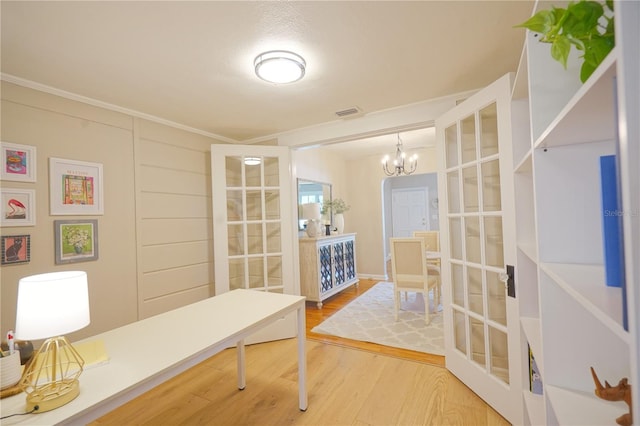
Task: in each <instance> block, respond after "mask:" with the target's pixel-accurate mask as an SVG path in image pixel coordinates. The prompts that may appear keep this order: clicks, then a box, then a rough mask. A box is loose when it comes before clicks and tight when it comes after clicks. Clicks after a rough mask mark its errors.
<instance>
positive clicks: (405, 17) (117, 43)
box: [0, 0, 533, 153]
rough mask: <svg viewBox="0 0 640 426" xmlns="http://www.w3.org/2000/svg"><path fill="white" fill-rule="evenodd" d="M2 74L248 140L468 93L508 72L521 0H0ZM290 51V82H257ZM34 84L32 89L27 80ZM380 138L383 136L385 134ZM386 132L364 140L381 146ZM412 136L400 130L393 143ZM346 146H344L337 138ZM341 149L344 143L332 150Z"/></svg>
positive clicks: (516, 55)
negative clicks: (296, 58) (293, 79)
mask: <svg viewBox="0 0 640 426" xmlns="http://www.w3.org/2000/svg"><path fill="white" fill-rule="evenodd" d="M0 7H1V11H0V12H1V19H2V22H1V25H2V26H1V41H2V46H1V54H2V57H1V60H2V61H1V70H2V74H3V78H4V79H6V80H8V81H14V82H19V83H20V84H33V85H34V86H35V87H37V85H43V86H46V87H50V88H55V89H57V90H60V91H65V92H69V93H72V94H76V95H79V96H82V97H87V98H90V99H94V100H97V101H100V102H104V103H106V104H110V105H114V106H116V107H118V108H120V109H125V110H130V111H136V112H141V113H144V114H147V115H151V116H154V117H158V118H160V119H163V120H168V121H171V122H175V123H179V124H181V125H184V126H188V127H191V128H195V129H198V130H200V131H202V132H204V133H206V134H211V135H216V136H220V137H222V138H223V139H225V140H228V141H238V142H246V143H252V142H257V141H260V140H266V139H268V138H269V137H271V136H273V135H277V134H279V133H282V132H286V131H290V130H293V129H298V128H303V127H307V126H312V125H317V124H320V123H326V122H330V121H334V120H338V119H339V118H338V117H336V116H335V112H336V111H339V110H342V109H345V108H349V107H353V106H357V107H359V108H360V109H361V110H362V112H363V114H367V113H371V112H375V111H381V110H385V109H389V108H395V107H398V106H402V105H407V104H411V103H415V102H420V101H424V100H428V99H433V98H438V97H442V96H447V95H452V94H456V93H461V92H465V91H469V90H475V89H478V88H481V87H484V86H486V85H488V84H489V83H491V82H492V81H494V80H496V79H497V78H499V77H500V76H502V75H503V74H505V73H507V72H510V71H515V70H516V68H517V64H518V61H519V59H520V54H521V50H522V46H523V41H524V30H522V29H515V28H513V25H515V24H518V23H520V22H522V21H524V20H525V19H527V18H528V16H529V15H530V14H531V11H532V9H533V1H518V0H511V1H481V0H475V1H408V2H405V1H311V2H296V1H293V2H290V1H252V2H247V1H195V2H187V1H140V2H131V1H130V2H116V1H92V2H76V1H68V2H58V1H55V2H48V1H44V2H38V1H6V0H3V1H2V2H1V3H0ZM272 49H285V50H293V51H295V52H297V53H299V54H300V55H302V56H303V57H304V58H305V59H306V61H307V72H306V75H305V77H304V79H303V80H301V81H299V82H297V83H293V84H288V85H273V84H269V83H266V82H264V81H262V80H260V79H258V78H257V77H256V76H255V75H254V72H253V60H254V58H255V56H256V55H257V54H259V53H261V52H263V51H266V50H272ZM40 87H42V86H40ZM389 138H391V142H389V140H390V139H389ZM395 138H396V136H395V135H392V136H387V138H386V139H384V138H383V139H381V137H378V138H372V139H368V140H367V141H366V143H365V145H367V146H369V147H372V146H374V145H376V144H379V143H381V141H382V143H383V144H385V146H386V149H387V150H388V151H390V153H391V152H392V151H393V145H394V144H395ZM411 139H413V138H412V136H411V135H410V134H406V135H403V140H404V142H405V144H406V145H410V144H411ZM345 147H348V145H345ZM345 149H346V148H345Z"/></svg>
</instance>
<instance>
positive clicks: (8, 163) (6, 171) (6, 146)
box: [0, 142, 36, 182]
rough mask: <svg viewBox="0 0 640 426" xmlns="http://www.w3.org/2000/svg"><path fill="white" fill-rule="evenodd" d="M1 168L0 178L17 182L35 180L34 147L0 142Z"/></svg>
mask: <svg viewBox="0 0 640 426" xmlns="http://www.w3.org/2000/svg"><path fill="white" fill-rule="evenodd" d="M0 155H1V156H2V159H1V161H2V165H1V166H2V168H1V169H0V180H10V181H17V182H35V181H36V147H35V146H30V145H19V144H17V143H9V142H0Z"/></svg>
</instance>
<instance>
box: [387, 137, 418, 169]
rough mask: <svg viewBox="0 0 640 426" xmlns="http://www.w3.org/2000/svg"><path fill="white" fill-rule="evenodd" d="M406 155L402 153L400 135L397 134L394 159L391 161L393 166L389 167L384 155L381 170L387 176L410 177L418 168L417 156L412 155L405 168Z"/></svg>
mask: <svg viewBox="0 0 640 426" xmlns="http://www.w3.org/2000/svg"><path fill="white" fill-rule="evenodd" d="M405 157H406V154H405V153H404V151H402V140H401V139H400V133H398V143H397V144H396V158H395V159H394V160H393V166H392V167H389V156H388V155H386V156H385V157H384V158H383V159H382V170H383V171H384V173H385V174H386V175H387V176H400V175H410V174H411V173H413V172H415V171H416V167H418V156H417V155H416V154H413V155H412V156H411V157H410V158H409V160H408V164H407V167H406V168H405Z"/></svg>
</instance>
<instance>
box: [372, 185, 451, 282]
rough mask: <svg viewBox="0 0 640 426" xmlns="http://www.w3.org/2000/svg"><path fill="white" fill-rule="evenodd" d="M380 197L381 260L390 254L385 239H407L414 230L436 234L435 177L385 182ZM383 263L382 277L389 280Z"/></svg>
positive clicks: (436, 199) (437, 223) (387, 240)
mask: <svg viewBox="0 0 640 426" xmlns="http://www.w3.org/2000/svg"><path fill="white" fill-rule="evenodd" d="M381 197H382V235H383V241H384V258H385V259H388V257H389V255H390V253H391V251H390V247H389V238H392V237H410V236H411V235H412V234H413V231H418V230H427V231H438V230H440V220H439V216H438V176H437V173H422V174H417V175H411V176H397V177H396V176H393V177H389V178H386V179H385V180H383V181H382V194H381ZM386 263H387V262H385V276H386V277H387V279H390V277H389V271H388V270H387V266H386Z"/></svg>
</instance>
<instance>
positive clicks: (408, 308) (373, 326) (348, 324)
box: [311, 282, 444, 355]
mask: <svg viewBox="0 0 640 426" xmlns="http://www.w3.org/2000/svg"><path fill="white" fill-rule="evenodd" d="M429 302H430V303H431V304H433V301H432V300H430V301H429ZM311 331H312V332H314V333H319V334H330V335H333V336H339V337H344V338H347V339H353V340H361V341H365V342H372V343H377V344H380V345H385V346H393V347H397V348H403V349H409V350H413V351H419V352H426V353H430V354H435V355H444V331H443V326H442V311H441V310H438V313H431V323H430V324H429V325H426V324H425V322H424V298H423V297H422V295H421V294H415V293H409V295H408V300H404V298H403V300H402V303H401V310H400V312H399V314H398V321H395V319H394V313H393V283H390V282H380V283H378V284H376V285H375V286H373V287H372V288H370V289H369V290H368V291H366V292H365V293H364V294H362V295H361V296H359V297H358V298H357V299H354V300H353V301H351V302H350V303H349V304H348V305H347V306H345V307H344V308H342V309H340V310H339V311H338V312H336V313H335V314H333V315H331V316H330V317H329V318H327V319H326V320H325V321H323V322H322V323H321V324H319V325H318V326H316V327H314V328H313V329H312V330H311Z"/></svg>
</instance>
